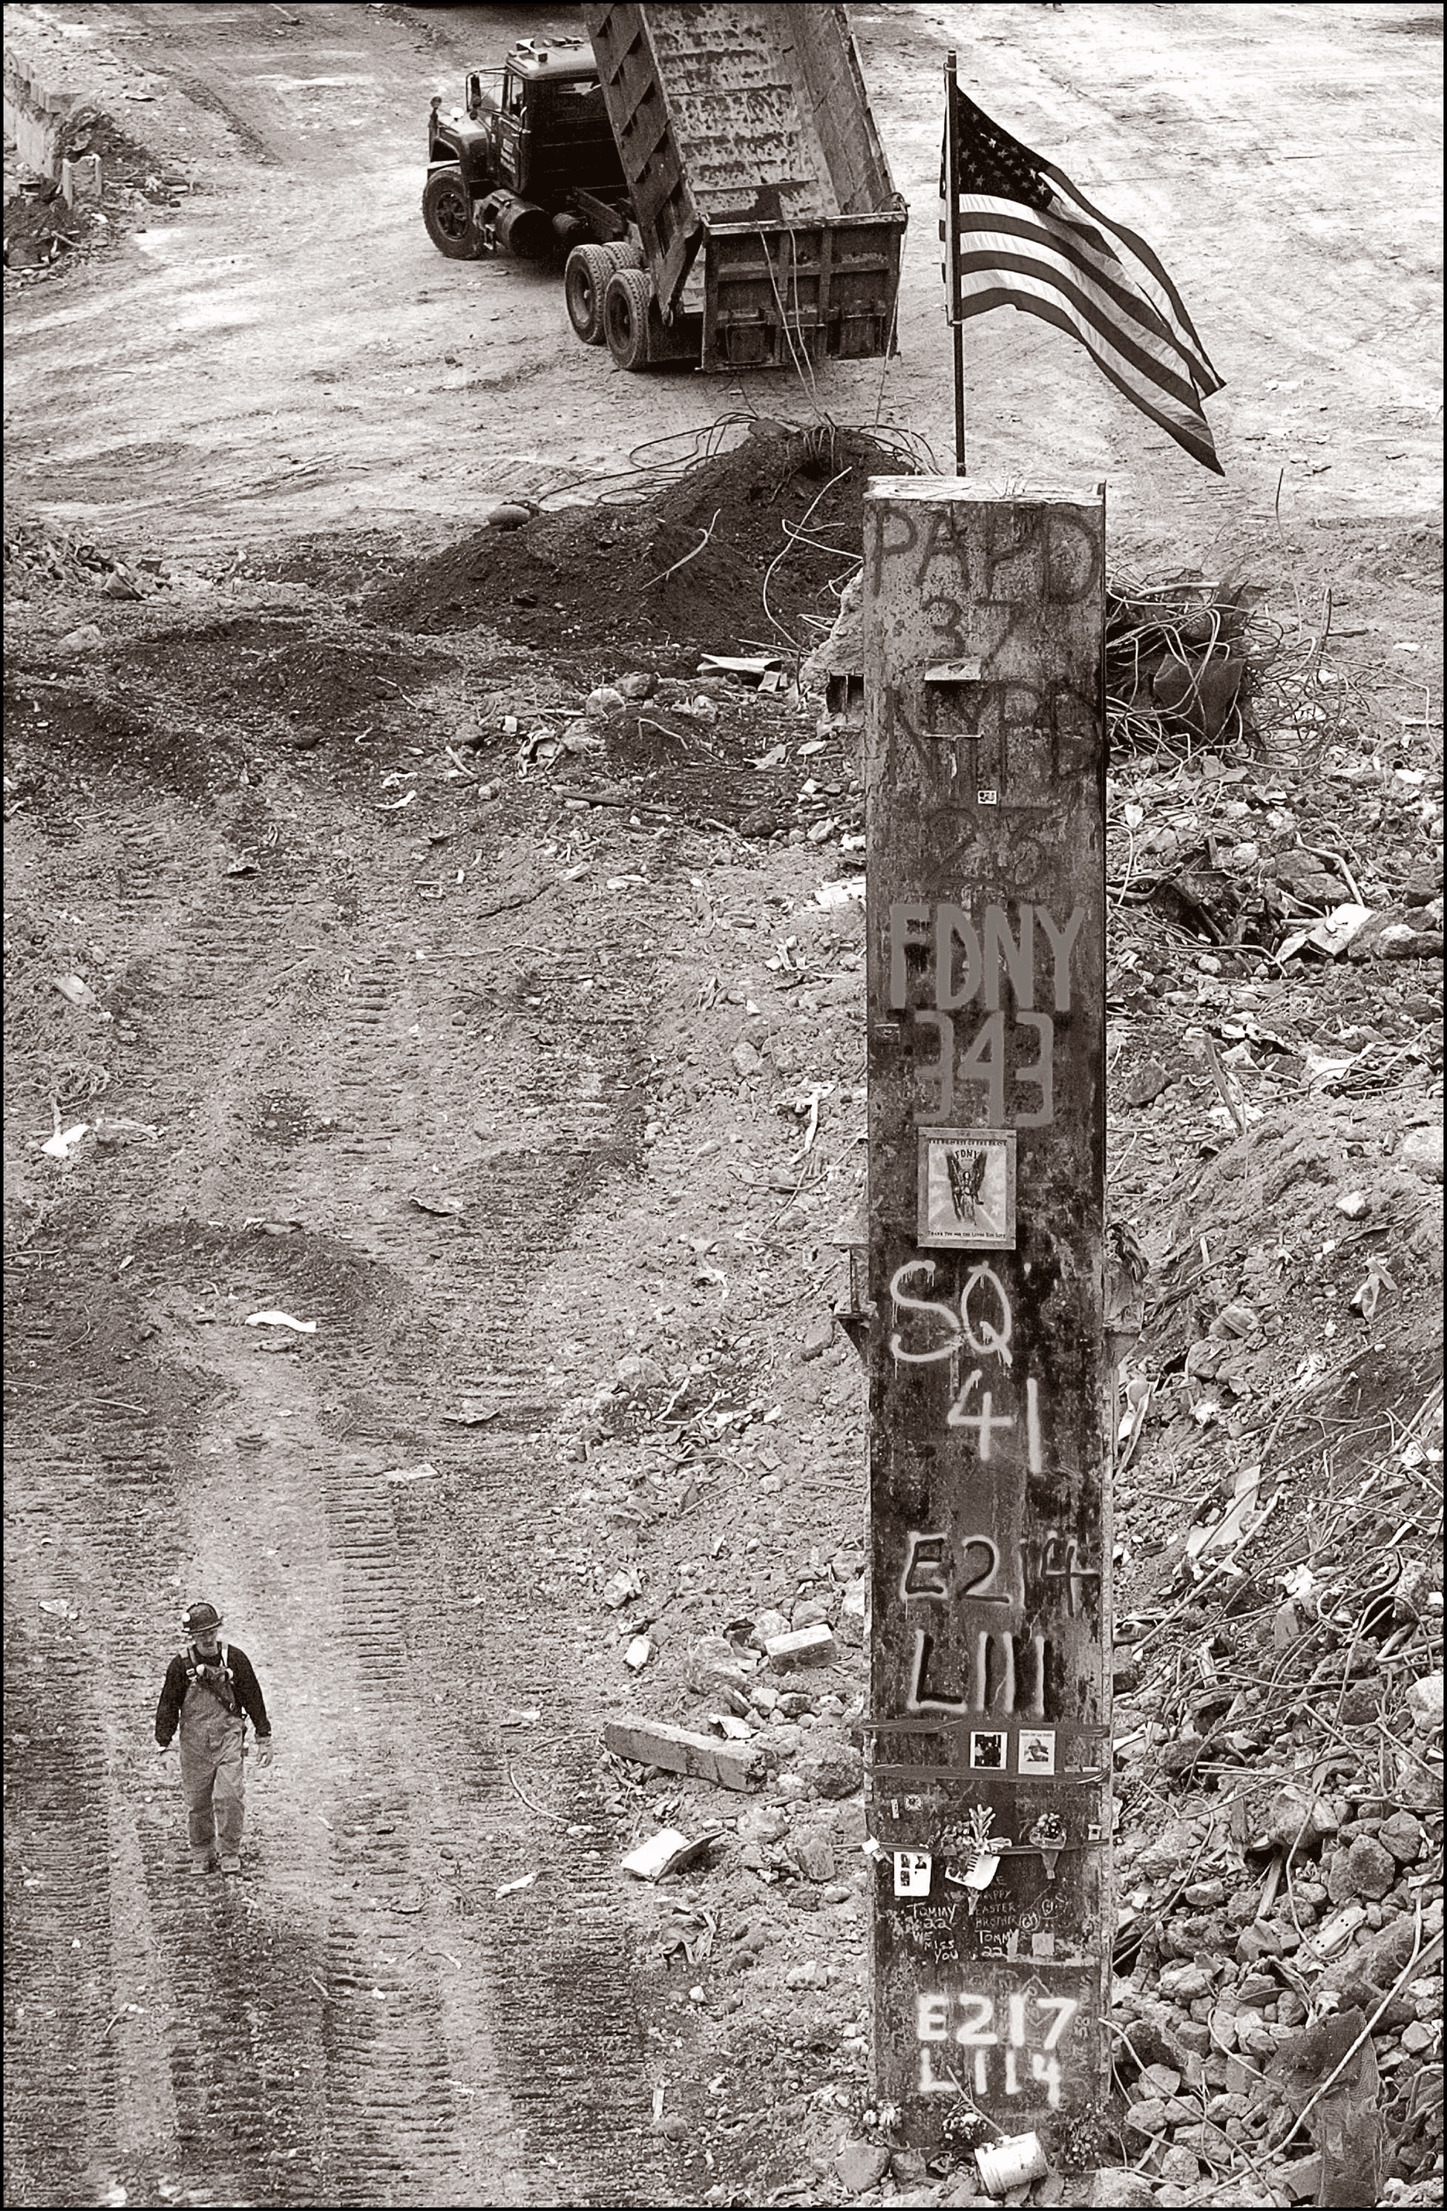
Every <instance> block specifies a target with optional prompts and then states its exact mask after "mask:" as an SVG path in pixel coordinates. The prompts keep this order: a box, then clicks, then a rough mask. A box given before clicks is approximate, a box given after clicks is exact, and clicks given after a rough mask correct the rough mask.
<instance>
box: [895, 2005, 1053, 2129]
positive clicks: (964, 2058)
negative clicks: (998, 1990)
mask: <svg viewBox="0 0 1447 2211" xmlns="http://www.w3.org/2000/svg"><path fill="white" fill-rule="evenodd" d="M1079 2011H1080V2003H1079V2000H1078V1999H1077V1998H1075V1997H1073V1996H1050V1995H1047V1994H1046V1993H1045V1991H1044V1990H1043V1989H1041V1990H1035V1989H1022V1990H1016V1991H1012V1992H1011V1993H1010V1994H1008V1995H1007V1996H1006V1997H1005V1998H1004V2001H1003V2003H1000V2002H999V2000H998V1999H997V1998H996V1997H993V1996H987V1995H983V1994H976V1993H974V1992H972V1991H970V1990H966V1989H956V1990H952V1991H941V1992H939V1993H933V1992H925V1991H923V1990H922V1991H921V1992H920V1995H919V1996H918V1998H917V1999H916V2012H915V2033H916V2036H917V2039H918V2042H919V2057H920V2066H919V2087H920V2093H921V2095H925V2096H931V2095H933V2096H941V2095H943V2096H966V2097H975V2098H978V2097H982V2096H991V2095H1001V2094H1003V2095H1006V2096H1021V2095H1027V2094H1029V2095H1032V2096H1033V2095H1034V2093H1035V2092H1036V2091H1038V2089H1040V2088H1042V2087H1043V2088H1044V2090H1045V2101H1046V2102H1047V2103H1048V2104H1049V2106H1050V2108H1051V2110H1052V2111H1055V2110H1058V2109H1059V2106H1060V2092H1061V2088H1062V2085H1063V2078H1064V2076H1063V2074H1062V2070H1061V2062H1062V2051H1063V2049H1064V2046H1065V2044H1066V2042H1067V2039H1068V2037H1069V2034H1070V2029H1071V2026H1072V2024H1073V2022H1074V2020H1075V2018H1076V2016H1077V2014H1078V2013H1079Z"/></svg>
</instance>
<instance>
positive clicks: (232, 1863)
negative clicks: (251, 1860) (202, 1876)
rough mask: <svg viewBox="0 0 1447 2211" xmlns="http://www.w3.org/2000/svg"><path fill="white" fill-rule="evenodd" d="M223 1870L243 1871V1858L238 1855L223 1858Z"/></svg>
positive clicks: (228, 1871)
mask: <svg viewBox="0 0 1447 2211" xmlns="http://www.w3.org/2000/svg"><path fill="white" fill-rule="evenodd" d="M221 1870H222V1872H223V1873H239V1872H240V1871H241V1860H240V1859H239V1858H236V1857H231V1858H223V1859H222V1861H221Z"/></svg>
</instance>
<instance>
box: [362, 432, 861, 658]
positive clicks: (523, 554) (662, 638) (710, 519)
mask: <svg viewBox="0 0 1447 2211" xmlns="http://www.w3.org/2000/svg"><path fill="white" fill-rule="evenodd" d="M755 429H756V432H757V434H755V435H753V436H748V435H745V436H743V437H742V438H741V440H740V441H739V442H738V443H737V444H735V445H734V446H733V447H732V448H731V449H730V450H728V451H726V452H723V453H720V454H717V455H715V456H714V457H713V458H711V459H708V460H704V461H702V462H700V463H698V464H697V465H695V466H693V467H691V468H688V469H687V470H685V471H684V472H683V473H682V474H681V475H680V476H679V477H678V478H677V479H676V481H674V482H673V483H671V484H668V485H666V486H665V487H664V488H663V489H662V490H661V491H654V490H647V491H645V490H642V489H640V493H639V496H638V498H637V500H636V501H635V502H634V503H625V502H624V501H623V500H622V499H617V500H615V501H613V502H609V503H602V504H597V505H590V506H585V507H578V506H572V507H565V508H562V509H560V510H558V511H556V512H553V513H545V514H536V515H534V516H532V518H531V519H530V520H529V521H528V522H527V523H526V525H525V526H524V527H521V528H517V529H506V530H499V529H493V528H488V527H484V528H483V529H481V530H479V531H477V532H476V533H475V534H474V535H473V536H471V537H469V538H466V539H464V540H463V542H462V543H461V544H460V545H457V546H454V547H452V548H450V549H449V550H448V551H447V552H445V553H442V554H438V555H435V556H433V557H431V558H429V559H427V560H424V561H421V562H418V563H416V564H414V565H413V566H412V567H411V568H409V569H408V570H407V571H406V572H404V573H403V574H402V575H401V576H400V577H397V578H395V579H394V580H392V581H391V582H390V583H388V584H387V585H385V586H384V587H383V588H382V589H380V590H378V591H375V592H374V593H373V594H372V595H371V596H370V597H369V599H368V601H367V613H368V617H369V619H371V620H372V621H375V622H382V623H386V624H389V625H390V626H392V627H395V628H398V629H406V630H412V631H415V632H421V633H428V632H434V631H446V630H454V629H471V628H474V627H479V626H481V627H484V628H486V629H489V630H492V631H495V632H496V633H498V634H500V635H502V636H504V637H508V638H511V639H513V640H515V641H519V642H522V643H526V644H529V645H532V646H534V647H536V648H538V649H539V650H543V649H546V650H547V651H548V653H549V655H550V658H552V659H553V660H554V661H556V660H557V659H559V658H562V659H564V660H566V659H573V660H576V661H577V662H579V663H580V665H586V667H587V668H588V669H590V670H593V671H596V674H597V675H602V674H604V673H605V657H606V659H610V660H611V661H612V662H613V664H614V665H615V666H616V660H617V655H618V649H619V646H620V644H621V643H623V642H624V641H626V642H627V643H628V644H629V645H632V646H635V647H647V648H650V649H651V657H653V658H654V659H656V660H657V662H658V665H660V666H663V665H665V664H667V663H668V661H669V656H670V655H677V654H679V653H682V654H683V655H684V656H685V657H686V659H687V660H688V662H689V664H691V661H692V659H696V658H697V655H698V653H699V652H700V651H703V652H713V653H727V654H747V653H750V652H757V651H760V650H762V651H766V652H778V651H779V650H781V649H783V650H785V651H788V652H790V653H794V652H797V651H798V650H800V649H803V650H807V649H808V647H809V645H810V644H811V643H812V642H814V640H815V639H816V638H817V637H818V636H820V635H822V634H823V633H824V632H825V631H827V629H828V628H829V627H830V625H831V624H832V622H833V619H834V615H835V612H836V610H837V605H838V592H839V590H840V589H841V588H842V585H843V583H844V581H845V580H846V579H847V578H848V576H849V575H850V574H851V572H852V571H853V570H854V569H855V568H856V567H857V566H858V561H859V545H860V542H861V539H862V536H863V501H864V492H865V489H866V486H867V484H868V481H869V478H870V477H871V476H874V475H881V474H897V473H899V471H900V468H901V465H902V463H901V455H900V453H899V452H898V451H897V450H895V449H894V448H892V447H891V446H889V445H887V444H884V443H881V442H880V436H871V435H869V434H867V433H865V432H862V431H845V430H832V429H819V428H817V427H816V428H814V429H811V430H796V429H788V428H785V427H783V426H781V425H779V424H777V423H760V424H757V425H755ZM882 435H885V433H881V436H882ZM625 488H626V487H625ZM811 624H812V625H814V626H813V627H812V628H811Z"/></svg>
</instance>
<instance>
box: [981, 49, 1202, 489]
mask: <svg viewBox="0 0 1447 2211" xmlns="http://www.w3.org/2000/svg"><path fill="white" fill-rule="evenodd" d="M946 98H947V101H948V103H949V106H948V114H947V117H946V131H945V161H946V166H947V169H948V172H949V173H948V174H947V175H944V174H942V176H941V190H942V193H943V194H944V195H945V199H946V207H947V211H948V214H949V216H950V222H949V225H948V233H947V235H948V240H949V245H950V253H949V257H948V258H949V267H948V269H947V271H946V285H947V289H948V293H949V301H950V305H949V308H948V310H947V312H948V313H949V315H950V317H951V319H953V320H955V321H957V322H960V321H966V320H969V319H971V318H972V317H974V316H976V315H983V314H987V313H989V312H990V311H991V310H993V309H994V308H996V307H1006V306H1010V307H1015V308H1018V309H1019V310H1021V311H1022V312H1023V313H1026V314H1033V315H1037V316H1038V317H1039V318H1040V319H1041V320H1042V321H1044V322H1049V323H1053V324H1054V325H1055V326H1056V328H1057V329H1060V330H1063V331H1065V332H1066V333H1067V334H1068V335H1069V336H1071V337H1073V338H1075V339H1076V340H1077V341H1078V342H1079V343H1080V344H1082V345H1083V346H1084V347H1085V348H1086V350H1087V352H1088V353H1089V354H1090V356H1091V358H1092V359H1093V360H1094V361H1095V363H1096V365H1097V367H1098V368H1099V369H1100V370H1101V371H1102V373H1103V374H1104V375H1105V376H1107V377H1108V378H1109V379H1110V381H1111V382H1112V383H1113V384H1114V385H1115V386H1116V388H1117V390H1118V391H1120V392H1122V393H1123V394H1124V395H1125V397H1126V398H1128V399H1129V400H1130V401H1131V402H1132V404H1133V405H1135V406H1137V407H1139V408H1140V409H1141V411H1142V412H1143V413H1144V414H1146V415H1148V416H1149V417H1150V419H1151V420H1152V421H1153V422H1155V423H1157V424H1158V425H1159V426H1160V428H1162V429H1163V430H1165V431H1166V432H1167V433H1168V434H1169V435H1170V436H1171V437H1172V438H1174V439H1175V440H1176V441H1177V443H1178V444H1180V445H1181V446H1182V447H1183V448H1184V449H1185V450H1186V451H1187V452H1188V453H1190V454H1191V456H1192V457H1193V459H1195V460H1198V461H1200V462H1201V464H1202V466H1203V467H1206V468H1210V469H1212V470H1214V471H1215V473H1216V474H1217V475H1220V474H1221V473H1222V471H1221V464H1220V462H1219V461H1218V459H1217V457H1216V451H1215V446H1214V444H1213V443H1212V439H1211V429H1210V425H1209V423H1208V422H1207V420H1206V417H1205V413H1204V411H1203V408H1202V401H1203V400H1204V399H1206V398H1209V397H1210V396H1211V395H1212V394H1213V393H1215V392H1218V391H1220V390H1221V388H1222V383H1221V378H1220V377H1219V376H1218V375H1217V373H1216V371H1215V369H1214V368H1213V366H1212V365H1211V362H1210V360H1209V358H1208V357H1207V354H1206V351H1205V348H1204V347H1203V346H1202V344H1201V341H1200V338H1199V337H1198V335H1197V333H1196V329H1195V326H1194V324H1193V323H1192V321H1191V318H1190V316H1189V315H1188V314H1187V312H1186V308H1185V305H1184V303H1183V301H1182V299H1181V296H1180V294H1179V292H1178V291H1177V290H1176V287H1175V285H1174V284H1173V283H1172V282H1171V279H1170V277H1169V276H1168V275H1167V274H1166V271H1165V268H1164V266H1163V264H1162V263H1161V261H1160V260H1159V259H1158V257H1157V256H1156V254H1155V253H1154V252H1153V251H1152V249H1151V248H1150V246H1148V245H1147V243H1146V241H1145V240H1144V239H1143V238H1141V237H1139V236H1137V234H1136V233H1135V232H1134V231H1131V230H1127V229H1126V228H1125V227H1124V226H1123V225H1120V224H1116V223H1112V222H1111V221H1110V220H1109V218H1108V217H1107V216H1105V215H1103V214H1102V213H1101V211H1100V209H1099V208H1097V207H1095V206H1093V205H1092V203H1091V202H1090V201H1089V200H1088V199H1087V198H1086V196H1085V194H1084V193H1083V192H1081V191H1080V190H1079V188H1078V187H1077V186H1076V185H1074V184H1073V183H1072V182H1071V180H1070V178H1069V177H1067V176H1066V174H1065V172H1064V170H1062V169H1059V168H1057V167H1056V166H1055V165H1054V163H1052V162H1048V161H1044V160H1042V159H1041V157H1040V155H1039V154H1036V153H1032V152H1031V150H1030V148H1029V147H1028V146H1026V145H1024V144H1023V143H1022V142H1021V141H1020V140H1019V139H1017V138H1013V137H1012V136H1011V135H1010V133H1009V132H1008V131H1006V130H1002V129H1001V127H1000V125H999V124H998V123H994V122H992V121H991V120H990V118H989V116H988V115H986V114H985V113H984V111H983V109H981V108H979V107H977V106H976V104H975V102H974V101H973V100H971V99H970V98H969V96H968V95H967V94H965V93H963V92H961V90H960V88H959V85H958V83H957V82H956V79H955V73H954V66H953V56H951V58H950V67H949V69H948V71H947V75H946Z"/></svg>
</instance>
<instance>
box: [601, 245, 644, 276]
mask: <svg viewBox="0 0 1447 2211" xmlns="http://www.w3.org/2000/svg"><path fill="white" fill-rule="evenodd" d="M603 251H604V253H606V254H607V256H608V259H609V262H610V263H611V265H612V266H613V267H614V268H615V269H641V268H644V267H646V266H647V264H646V263H645V261H644V259H643V249H642V248H641V247H640V246H635V245H633V244H632V243H631V242H630V241H629V240H628V239H627V238H615V239H614V241H613V243H612V244H611V245H608V246H604V248H603Z"/></svg>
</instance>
